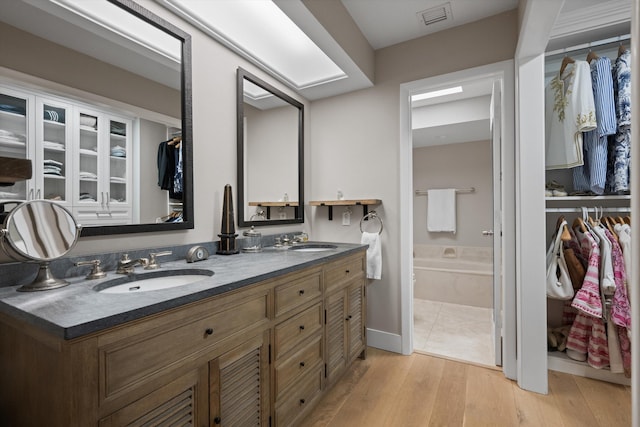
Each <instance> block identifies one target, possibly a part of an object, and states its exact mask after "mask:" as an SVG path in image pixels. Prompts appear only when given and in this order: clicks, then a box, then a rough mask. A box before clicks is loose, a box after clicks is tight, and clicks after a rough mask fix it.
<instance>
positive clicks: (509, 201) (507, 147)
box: [399, 60, 517, 379]
mask: <svg viewBox="0 0 640 427" xmlns="http://www.w3.org/2000/svg"><path fill="white" fill-rule="evenodd" d="M480 78H494V79H497V80H501V81H502V85H503V86H502V87H503V91H502V106H503V108H502V120H501V125H502V126H501V128H502V153H501V167H502V176H503V179H502V202H503V203H502V207H503V212H502V233H503V236H502V237H503V249H502V253H503V259H502V266H503V271H502V280H503V284H502V287H503V290H504V292H503V297H502V299H503V313H504V317H503V336H502V341H503V355H502V356H503V357H502V361H503V365H502V370H503V372H504V374H505V376H506V377H507V378H511V379H515V378H516V372H517V370H516V327H515V325H516V321H515V319H516V293H515V291H516V288H515V277H516V275H515V265H516V263H515V184H514V183H515V129H514V123H515V118H514V109H515V89H514V62H513V61H512V60H508V61H502V62H498V63H495V64H489V65H484V66H480V67H474V68H469V69H467V70H462V71H457V72H453V73H449V74H444V75H440V76H435V77H429V78H425V79H421V80H416V81H413V82H409V83H403V84H401V85H400V159H399V160H400V241H401V242H402V244H401V245H400V280H401V285H400V299H401V301H400V306H401V325H400V327H401V330H400V334H401V340H402V354H406V355H408V354H411V353H412V352H413V254H412V251H413V249H412V248H413V221H412V219H413V167H412V156H413V153H412V130H411V95H413V94H416V93H419V92H424V91H425V90H426V89H428V90H436V89H441V88H444V87H449V86H451V85H453V84H455V83H457V82H464V81H469V80H477V79H480Z"/></svg>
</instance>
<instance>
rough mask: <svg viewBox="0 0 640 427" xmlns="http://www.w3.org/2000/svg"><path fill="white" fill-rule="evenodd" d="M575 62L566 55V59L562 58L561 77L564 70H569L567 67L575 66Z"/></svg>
mask: <svg viewBox="0 0 640 427" xmlns="http://www.w3.org/2000/svg"><path fill="white" fill-rule="evenodd" d="M574 62H576V61H574V60H573V58H572V57H570V56H569V55H565V56H564V58H562V64H561V65H560V75H562V73H563V72H564V69H565V68H567V65H569V64H573V63H574Z"/></svg>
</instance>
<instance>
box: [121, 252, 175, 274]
mask: <svg viewBox="0 0 640 427" xmlns="http://www.w3.org/2000/svg"><path fill="white" fill-rule="evenodd" d="M172 253H173V252H171V251H163V252H151V253H150V254H149V258H138V259H129V254H127V253H124V254H122V257H121V258H120V260H119V261H118V268H117V269H116V273H118V274H131V273H133V271H134V269H135V266H136V265H141V266H143V267H144V269H145V270H157V269H158V268H160V263H159V262H158V260H157V257H159V256H164V255H171V254H172Z"/></svg>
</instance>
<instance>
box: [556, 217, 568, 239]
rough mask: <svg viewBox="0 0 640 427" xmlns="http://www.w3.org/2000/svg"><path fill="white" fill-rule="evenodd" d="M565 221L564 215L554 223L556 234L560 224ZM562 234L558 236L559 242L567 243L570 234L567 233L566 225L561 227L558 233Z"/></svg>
mask: <svg viewBox="0 0 640 427" xmlns="http://www.w3.org/2000/svg"><path fill="white" fill-rule="evenodd" d="M564 220H565V218H564V215H560V217H559V218H558V221H557V222H556V233H557V232H559V231H560V230H559V229H560V224H562V222H563V221H564ZM560 232H561V233H562V234H561V236H560V240H562V241H563V242H568V241H570V240H571V233H569V229H568V228H567V224H566V223H565V225H564V227H562V231H560Z"/></svg>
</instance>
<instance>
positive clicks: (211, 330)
mask: <svg viewBox="0 0 640 427" xmlns="http://www.w3.org/2000/svg"><path fill="white" fill-rule="evenodd" d="M204 333H205V334H207V335H213V329H212V328H207V330H206V331H204Z"/></svg>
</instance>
